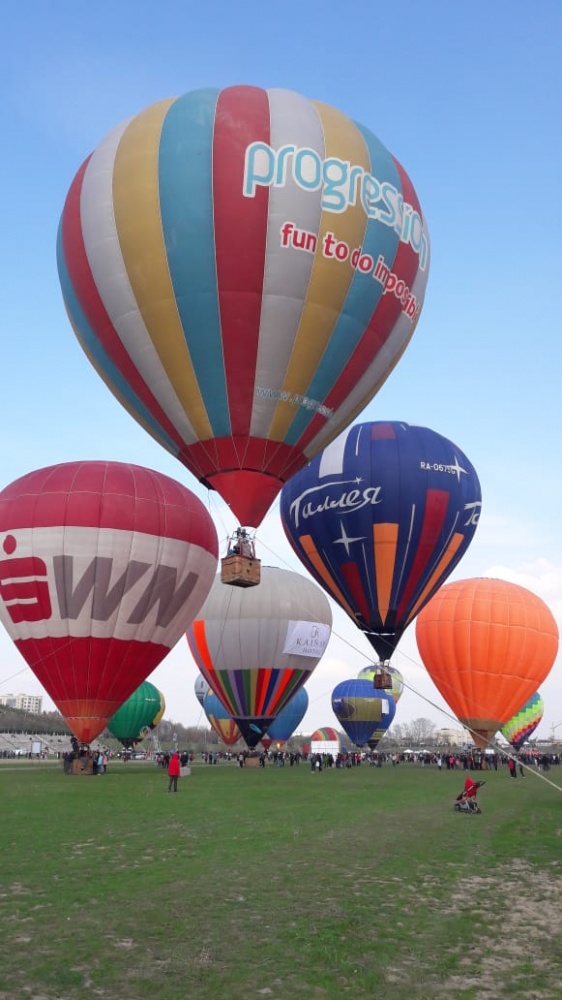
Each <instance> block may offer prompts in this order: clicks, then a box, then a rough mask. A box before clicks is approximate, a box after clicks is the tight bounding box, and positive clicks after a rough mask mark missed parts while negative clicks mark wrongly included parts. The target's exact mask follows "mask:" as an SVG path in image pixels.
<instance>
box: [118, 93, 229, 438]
mask: <svg viewBox="0 0 562 1000" xmlns="http://www.w3.org/2000/svg"><path fill="white" fill-rule="evenodd" d="M172 103H173V100H167V101H160V102H159V103H158V104H154V105H152V106H151V107H149V108H147V110H146V111H144V112H142V114H140V115H137V116H136V118H133V120H132V121H131V123H130V125H129V126H128V127H127V128H126V129H125V132H124V133H123V137H122V139H121V142H120V143H119V146H118V149H117V153H116V156H115V164H114V168H113V205H114V211H115V223H116V226H117V232H118V235H119V243H120V246H121V252H122V254H123V259H124V261H125V266H126V268H127V274H128V277H129V281H130V283H131V287H132V289H133V293H134V296H135V299H136V302H137V305H138V308H139V311H140V313H141V316H142V319H143V321H144V324H145V326H146V329H147V330H148V333H149V335H150V338H151V340H152V342H153V344H154V347H155V350H156V352H157V354H158V356H159V358H160V360H161V363H162V365H163V367H164V369H165V371H166V374H167V376H168V379H169V381H170V384H171V386H172V387H173V389H174V391H175V393H176V395H177V397H178V399H179V400H180V402H181V405H182V406H183V408H184V410H185V412H186V413H187V414H188V417H189V421H190V423H191V424H192V426H193V429H194V431H195V433H196V436H197V437H199V438H203V439H205V438H209V437H212V433H211V426H210V423H209V420H208V417H207V412H206V409H205V405H204V403H203V399H202V397H201V393H200V391H199V385H198V382H197V378H196V376H195V372H194V369H193V365H192V363H191V357H190V354H189V351H188V349H187V344H186V341H185V336H184V332H183V328H182V324H181V320H180V317H179V313H178V309H177V305H176V297H175V294H174V289H173V286H172V282H171V279H170V272H169V269H168V261H167V255H166V247H165V244H164V235H163V232H162V220H161V215H160V197H159V183H158V156H159V145H160V135H161V131H162V123H163V121H164V118H165V116H166V112H167V111H168V109H169V107H170V105H171V104H172Z"/></svg>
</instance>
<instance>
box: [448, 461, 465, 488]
mask: <svg viewBox="0 0 562 1000" xmlns="http://www.w3.org/2000/svg"><path fill="white" fill-rule="evenodd" d="M450 469H451V471H452V472H456V474H457V479H458V481H459V483H460V481H461V472H464V474H465V476H467V475H468V472H467V471H466V469H463V467H462V465H459V460H458V458H457V456H456V455H455V462H454V464H453V463H451V465H450Z"/></svg>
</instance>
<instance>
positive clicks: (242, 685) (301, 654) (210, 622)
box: [187, 566, 332, 746]
mask: <svg viewBox="0 0 562 1000" xmlns="http://www.w3.org/2000/svg"><path fill="white" fill-rule="evenodd" d="M331 626H332V612H331V609H330V605H329V602H328V600H327V598H326V597H325V595H324V594H323V593H322V591H321V590H320V589H319V588H318V587H317V586H316V584H315V583H313V582H312V581H311V580H308V579H306V578H305V577H304V576H301V575H299V574H298V573H293V572H291V571H289V570H284V569H278V568H276V567H273V566H265V567H262V570H261V583H260V585H259V587H249V588H247V589H245V588H242V587H227V586H225V585H224V584H223V583H221V581H220V577H217V578H216V579H215V582H214V584H213V587H212V589H211V592H210V594H209V596H208V598H207V600H206V601H205V603H204V605H203V607H202V608H201V611H200V613H199V615H198V617H197V619H196V620H195V621H194V622H193V624H192V625H191V626H190V627H189V629H188V631H187V640H188V643H189V648H190V650H191V653H192V655H193V657H194V659H195V662H196V664H197V667H198V668H199V670H200V671H201V673H202V674H203V676H204V677H205V679H206V680H207V682H208V683H209V685H210V687H211V689H212V690H213V691H214V692H215V694H216V695H217V696H218V697H219V698H220V700H221V702H222V704H223V705H224V707H225V708H226V710H227V711H228V712H229V713H230V715H232V717H233V718H234V720H235V722H236V724H237V725H238V727H239V728H240V730H241V732H242V735H243V737H244V739H245V741H246V743H247V744H248V746H256V744H257V743H259V741H260V739H261V738H262V736H263V735H265V733H266V731H267V729H268V728H269V726H270V724H271V723H272V721H273V719H274V718H275V716H277V715H278V714H279V712H281V711H282V709H283V708H284V707H285V705H286V704H287V702H288V701H289V700H290V698H291V697H292V696H293V695H294V694H296V693H297V691H298V690H299V688H301V687H302V686H303V684H304V683H305V682H306V681H307V680H308V678H309V677H310V675H311V673H312V671H313V670H314V668H315V667H316V665H317V663H318V662H319V660H320V658H321V656H322V655H323V653H324V650H325V648H326V646H327V644H328V640H329V638H330V632H331Z"/></svg>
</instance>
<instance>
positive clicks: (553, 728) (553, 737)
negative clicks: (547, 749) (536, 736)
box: [550, 720, 562, 743]
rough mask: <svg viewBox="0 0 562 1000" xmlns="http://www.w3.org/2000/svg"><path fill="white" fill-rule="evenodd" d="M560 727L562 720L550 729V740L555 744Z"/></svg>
mask: <svg viewBox="0 0 562 1000" xmlns="http://www.w3.org/2000/svg"><path fill="white" fill-rule="evenodd" d="M560 726H562V720H561V721H560V722H555V723H554V725H553V726H551V727H550V738H551V740H552V742H553V743H554V742H555V736H554V733H555V732H556V730H557V729H559V728H560Z"/></svg>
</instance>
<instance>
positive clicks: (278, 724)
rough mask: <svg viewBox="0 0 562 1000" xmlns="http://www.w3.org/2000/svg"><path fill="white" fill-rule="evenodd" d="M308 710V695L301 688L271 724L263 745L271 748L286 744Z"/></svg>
mask: <svg viewBox="0 0 562 1000" xmlns="http://www.w3.org/2000/svg"><path fill="white" fill-rule="evenodd" d="M307 709H308V694H307V692H306V690H305V688H300V690H298V691H297V693H296V694H295V695H294V696H293V697H292V698H291V700H290V702H288V704H287V705H285V708H283V709H282V710H281V712H279V715H278V716H277V718H276V719H275V720H274V721H273V722H272V723H271V725H270V727H269V729H268V730H267V736H266V737H265V742H264V740H263V739H262V743H263V745H264V746H270V745H271V744H272V743H279V744H281V743H286V741H287V740H288V739H289V738H290V737H291V736H292V735H293V733H294V731H295V729H296V728H297V726H298V725H299V723H301V722H302V720H303V719H304V717H305V715H306V712H307Z"/></svg>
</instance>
